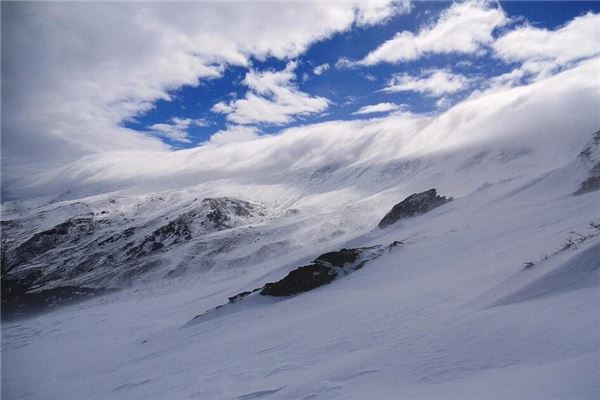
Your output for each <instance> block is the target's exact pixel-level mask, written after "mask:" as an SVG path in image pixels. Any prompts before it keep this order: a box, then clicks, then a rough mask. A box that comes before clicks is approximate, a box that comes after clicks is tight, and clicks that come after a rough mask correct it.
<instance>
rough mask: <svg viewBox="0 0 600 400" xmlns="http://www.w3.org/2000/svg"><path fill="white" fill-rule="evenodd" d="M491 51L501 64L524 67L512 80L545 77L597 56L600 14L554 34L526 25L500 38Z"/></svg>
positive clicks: (573, 21) (572, 23)
mask: <svg viewBox="0 0 600 400" xmlns="http://www.w3.org/2000/svg"><path fill="white" fill-rule="evenodd" d="M493 47H494V50H495V53H496V56H497V57H499V58H501V59H502V60H504V61H507V62H522V63H524V64H523V67H522V68H521V70H520V72H518V73H512V75H513V77H515V76H516V75H520V77H522V76H523V75H527V74H532V75H535V76H538V75H541V76H546V75H548V74H551V73H553V72H554V71H555V70H556V69H558V68H560V67H563V66H565V65H567V64H569V63H571V62H574V61H578V60H581V59H585V58H589V57H593V56H597V55H599V54H600V14H592V13H588V14H586V15H583V16H580V17H577V18H575V19H573V20H572V21H570V22H569V23H568V24H566V25H565V26H563V27H561V28H559V29H556V30H554V31H550V30H547V29H540V28H535V27H533V26H530V25H526V26H523V27H520V28H518V29H515V30H513V31H510V32H508V33H507V34H505V35H503V36H501V37H500V38H498V39H497V40H496V42H495V43H494V46H493ZM507 78H510V77H509V76H507Z"/></svg>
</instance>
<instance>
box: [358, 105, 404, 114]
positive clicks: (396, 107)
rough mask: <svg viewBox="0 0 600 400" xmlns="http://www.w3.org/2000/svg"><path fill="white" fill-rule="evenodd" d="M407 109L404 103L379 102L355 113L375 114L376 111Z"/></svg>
mask: <svg viewBox="0 0 600 400" xmlns="http://www.w3.org/2000/svg"><path fill="white" fill-rule="evenodd" d="M402 109H406V106H405V105H403V104H395V103H379V104H373V105H369V106H364V107H361V108H360V109H359V110H358V111H356V112H354V113H353V114H355V115H361V114H374V113H386V112H390V111H397V110H402Z"/></svg>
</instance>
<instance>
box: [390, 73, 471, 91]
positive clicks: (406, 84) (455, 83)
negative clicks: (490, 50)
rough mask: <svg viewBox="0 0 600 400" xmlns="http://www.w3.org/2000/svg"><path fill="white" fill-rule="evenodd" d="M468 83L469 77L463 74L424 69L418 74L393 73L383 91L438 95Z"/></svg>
mask: <svg viewBox="0 0 600 400" xmlns="http://www.w3.org/2000/svg"><path fill="white" fill-rule="evenodd" d="M469 83H470V81H469V79H468V78H467V77H465V76H463V75H457V74H453V73H451V72H449V71H447V70H443V69H435V70H427V71H424V72H423V73H422V74H421V75H420V76H414V75H409V74H406V73H401V74H395V75H394V76H393V77H392V79H391V80H390V81H389V83H388V86H386V87H385V88H384V89H383V91H384V92H417V93H422V94H424V95H426V96H432V97H438V96H442V95H444V94H452V93H456V92H459V91H461V90H464V89H466V88H467V87H468V85H469Z"/></svg>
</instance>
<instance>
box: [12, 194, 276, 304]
mask: <svg viewBox="0 0 600 400" xmlns="http://www.w3.org/2000/svg"><path fill="white" fill-rule="evenodd" d="M134 201H136V199H125V200H121V201H120V202H119V203H117V202H116V201H114V200H104V201H102V202H99V203H94V204H92V205H91V206H87V205H77V206H74V205H73V204H66V205H60V204H59V205H58V206H54V205H52V207H45V208H42V209H41V210H40V211H37V212H33V213H29V214H26V215H24V216H23V217H21V218H17V219H12V220H8V221H2V225H1V228H2V235H1V236H2V246H1V247H2V254H1V256H2V260H1V261H2V281H3V285H2V286H3V287H2V289H3V291H2V300H3V304H9V303H10V304H13V303H14V304H26V303H31V302H34V303H35V302H36V301H37V300H36V299H39V298H40V296H41V295H39V293H45V290H50V289H52V290H53V292H52V295H53V296H54V295H55V294H60V295H61V296H62V295H68V297H78V294H79V292H74V293H75V294H74V295H73V296H71V294H70V292H69V291H70V290H71V289H65V293H63V292H61V291H57V290H55V289H59V288H61V287H69V288H76V289H77V290H79V289H81V288H97V289H98V290H103V289H102V288H105V287H120V286H122V285H126V284H127V283H128V282H130V281H131V280H133V279H136V278H137V277H140V276H141V275H143V274H145V273H148V272H150V271H151V270H154V269H157V268H160V267H161V266H162V265H165V264H168V262H169V259H168V257H169V253H168V252H169V251H170V250H175V248H176V247H178V246H180V245H183V244H185V243H188V242H189V243H190V244H191V245H192V246H195V247H194V252H193V254H195V255H197V256H198V257H202V256H203V255H204V253H210V252H211V251H213V250H214V247H218V248H221V247H222V242H223V241H231V240H233V239H236V240H237V241H239V238H238V237H237V236H235V234H234V232H232V233H231V235H227V234H224V235H221V236H222V237H218V238H211V237H210V235H212V234H214V233H218V232H221V231H225V230H227V229H231V228H236V227H240V229H243V226H244V225H246V224H247V223H248V222H250V221H256V220H259V219H261V218H262V217H263V216H265V215H266V210H265V208H264V207H263V206H262V205H260V204H256V203H250V202H246V201H243V200H238V199H232V198H224V197H223V198H205V199H194V200H193V201H191V202H189V201H186V199H184V200H183V201H181V203H182V204H181V206H180V207H170V208H167V209H166V210H165V211H163V210H162V209H163V207H165V206H164V205H163V202H160V201H154V199H151V200H149V201H148V200H146V201H136V203H137V204H135V203H133V202H134ZM121 203H123V205H121ZM133 204H135V208H134V207H132V205H133ZM148 214H150V215H152V217H151V218H148V217H147V215H148ZM237 234H238V235H239V232H238V233H237ZM230 236H231V237H230ZM233 236H235V237H233ZM196 245H198V246H200V245H201V246H200V248H201V249H204V248H205V251H204V253H203V252H202V251H198V252H197V251H195V249H196V247H198V246H196ZM201 249H200V250H201ZM190 250H191V248H190ZM209 258H210V257H209ZM73 290H75V289H73ZM82 290H83V291H86V290H85V289H82ZM90 290H91V289H90ZM34 293H36V294H35V295H34ZM90 293H91V292H90ZM87 294H89V293H87ZM30 295H31V296H30ZM32 296H33V297H32ZM59 297H60V296H59ZM30 299H32V300H30ZM19 302H20V303H19ZM23 307H24V308H23V310H25V311H27V310H29V309H31V307H28V306H25V305H24V306H23Z"/></svg>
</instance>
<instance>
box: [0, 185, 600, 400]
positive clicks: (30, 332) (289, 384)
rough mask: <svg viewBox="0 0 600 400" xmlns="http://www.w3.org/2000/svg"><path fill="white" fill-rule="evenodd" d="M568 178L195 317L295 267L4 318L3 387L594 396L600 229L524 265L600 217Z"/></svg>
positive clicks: (487, 193)
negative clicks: (292, 289)
mask: <svg viewBox="0 0 600 400" xmlns="http://www.w3.org/2000/svg"><path fill="white" fill-rule="evenodd" d="M567 187H568V189H569V190H570V189H571V187H570V185H567ZM557 189H558V188H557V187H556V186H555V185H553V180H552V176H551V175H550V176H545V177H543V178H541V179H537V178H536V179H530V180H529V181H528V182H527V183H523V182H520V181H510V182H506V183H504V184H501V185H496V186H494V187H492V188H489V189H487V190H482V191H478V192H475V193H472V194H469V195H468V196H464V197H462V198H457V199H455V200H454V201H452V202H451V203H448V204H445V205H443V206H441V207H439V208H436V209H435V210H432V211H431V212H430V213H428V214H425V215H422V216H418V217H415V218H411V219H408V220H405V221H401V222H399V223H398V224H396V225H394V226H393V227H392V228H390V229H386V230H383V231H378V230H375V231H372V232H368V233H366V234H363V235H362V236H360V235H359V237H357V238H355V239H354V240H352V241H351V243H350V244H352V245H353V246H355V245H358V244H360V245H372V244H378V243H389V242H391V241H393V240H403V241H405V242H406V245H405V246H402V247H401V248H399V249H398V250H397V251H394V252H391V253H389V254H388V255H385V256H382V257H381V258H379V259H377V260H374V261H372V262H370V263H369V264H367V265H366V266H365V267H364V268H363V269H361V270H359V271H356V272H354V273H352V274H351V275H348V276H346V277H343V278H341V279H338V280H336V281H335V282H333V283H332V284H330V285H327V286H324V287H321V288H318V289H315V290H314V291H311V292H308V293H304V294H301V295H298V296H295V297H291V298H287V299H284V300H275V299H269V298H258V297H256V298H255V299H254V300H252V301H250V302H248V303H244V302H243V301H242V302H240V303H239V304H236V306H237V307H236V308H235V309H232V310H231V311H226V312H223V313H219V310H217V311H216V312H215V315H214V316H213V317H212V318H209V319H206V320H203V321H202V322H200V323H198V324H194V325H192V326H186V327H184V326H185V325H186V323H187V322H188V321H189V320H191V319H192V318H193V317H194V316H195V315H197V314H200V313H202V312H204V311H206V310H209V309H211V308H213V307H215V306H217V305H219V304H222V303H224V302H226V299H227V297H228V296H231V295H233V294H235V293H238V292H239V291H242V290H249V289H253V288H254V287H258V285H257V284H258V283H264V282H266V281H271V280H272V279H273V278H276V277H282V276H283V275H285V273H284V272H283V271H281V270H279V269H278V268H277V267H278V265H277V264H276V263H275V262H274V263H272V264H269V263H268V262H266V263H263V264H260V265H259V268H257V269H253V268H247V269H246V270H245V271H244V272H243V273H239V272H240V271H236V270H215V271H212V272H211V273H210V274H209V273H207V274H200V275H193V276H188V277H186V278H182V279H179V280H169V281H166V280H158V281H154V282H151V283H147V284H144V285H139V286H135V287H132V288H130V289H127V290H125V291H121V292H118V293H116V294H111V295H107V296H105V297H101V298H97V299H94V300H91V301H88V302H86V303H81V304H78V305H74V306H70V307H67V308H64V309H61V310H58V311H55V312H52V313H49V314H45V315H41V316H38V317H35V318H31V319H26V320H19V321H14V322H10V323H5V324H3V359H2V360H3V365H4V368H3V379H4V382H3V386H2V387H3V391H4V392H3V395H4V396H6V397H7V398H32V399H36V398H60V399H82V398H86V399H105V398H115V399H148V398H157V399H158V398H203V399H207V398H215V399H221V398H232V399H233V398H238V399H244V398H245V399H250V398H273V399H275V398H285V399H287V398H307V399H310V398H319V399H321V398H332V399H333V398H397V397H398V395H401V396H402V397H408V398H416V399H418V398H422V399H430V398H442V399H458V398H461V399H464V398H473V399H475V398H498V399H501V398H517V397H518V398H528V399H529V398H539V399H549V398H564V399H566V398H569V399H573V398H581V399H588V398H589V399H592V398H597V396H598V394H599V393H600V380H598V376H599V366H600V363H599V361H600V348H599V342H598V337H599V334H600V319H599V316H598V311H597V310H598V309H600V308H599V307H600V296H599V292H598V285H599V284H600V279H599V278H600V256H599V254H600V240H598V237H596V238H592V239H589V240H587V241H586V242H585V243H582V244H581V245H580V246H579V247H578V248H577V249H576V250H573V249H569V250H566V251H564V252H561V253H559V254H557V255H556V256H553V257H550V258H548V259H547V260H545V261H543V262H540V263H539V264H537V265H535V266H534V267H533V268H531V269H528V270H525V269H524V268H523V264H524V262H526V261H528V260H532V259H537V258H538V257H540V255H541V254H544V253H548V252H551V251H553V249H554V248H555V247H557V246H559V245H560V244H561V242H562V241H563V240H564V239H565V238H566V237H568V236H569V232H571V231H573V230H575V231H577V232H580V233H583V234H587V233H589V232H590V231H589V229H590V228H589V227H588V223H589V222H591V221H593V220H594V219H595V220H596V221H597V219H598V216H599V215H598V204H600V203H599V202H598V201H599V200H600V198H599V196H598V193H597V192H596V193H590V194H586V195H582V196H576V197H574V196H571V195H570V191H566V190H564V189H563V190H557ZM557 211H560V216H559V217H557V215H556V213H557ZM376 223H377V220H373V224H374V225H375V224H376ZM342 244H343V243H335V240H334V242H333V243H332V242H330V243H328V246H329V247H331V248H336V247H338V248H339V247H340V246H341V245H342ZM345 244H348V243H345ZM315 252H316V250H315V249H313V248H307V249H305V254H306V255H307V256H308V255H309V254H312V255H313V256H314V255H315ZM291 268H292V266H289V267H288V269H291ZM565 274H568V276H569V278H568V279H565Z"/></svg>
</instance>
